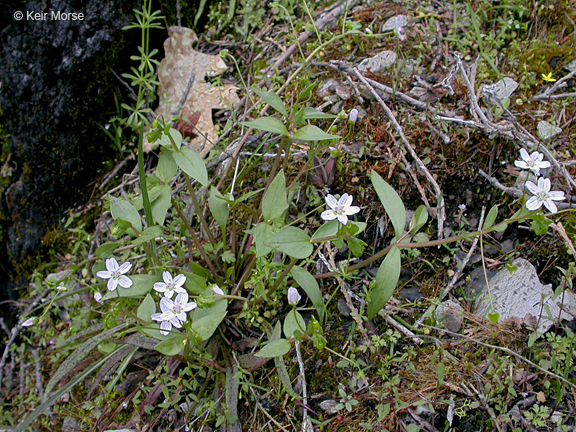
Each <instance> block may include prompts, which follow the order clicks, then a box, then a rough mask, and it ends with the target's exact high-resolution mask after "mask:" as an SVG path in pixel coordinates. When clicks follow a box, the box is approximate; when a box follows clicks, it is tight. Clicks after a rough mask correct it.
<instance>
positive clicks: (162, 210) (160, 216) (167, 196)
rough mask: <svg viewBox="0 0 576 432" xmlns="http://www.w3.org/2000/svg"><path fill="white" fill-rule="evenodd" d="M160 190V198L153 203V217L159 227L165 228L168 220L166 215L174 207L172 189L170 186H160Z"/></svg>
mask: <svg viewBox="0 0 576 432" xmlns="http://www.w3.org/2000/svg"><path fill="white" fill-rule="evenodd" d="M158 188H159V189H160V193H159V194H158V197H157V198H156V199H155V200H154V201H152V217H153V218H154V220H155V221H156V223H157V224H158V225H160V226H163V225H164V221H165V220H166V213H167V212H168V209H169V208H170V206H171V205H172V202H171V198H172V189H171V188H170V186H168V185H160V186H158Z"/></svg>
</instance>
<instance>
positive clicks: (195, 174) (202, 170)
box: [172, 147, 208, 186]
mask: <svg viewBox="0 0 576 432" xmlns="http://www.w3.org/2000/svg"><path fill="white" fill-rule="evenodd" d="M172 157H173V158H174V161H175V162H176V164H177V165H178V166H179V167H180V169H182V171H184V172H185V173H186V174H188V175H189V176H190V177H192V178H193V179H194V180H196V181H198V182H199V183H200V184H201V185H202V186H207V185H208V171H206V165H205V164H204V159H202V158H201V157H200V155H199V154H198V153H196V152H195V151H194V150H190V149H189V148H188V147H182V148H181V149H180V151H178V152H173V153H172Z"/></svg>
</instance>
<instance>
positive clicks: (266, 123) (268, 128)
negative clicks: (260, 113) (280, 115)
mask: <svg viewBox="0 0 576 432" xmlns="http://www.w3.org/2000/svg"><path fill="white" fill-rule="evenodd" d="M240 124H241V125H244V126H248V127H251V128H252V129H258V130H262V131H265V132H273V133H279V134H280V135H284V136H290V134H289V133H288V129H286V126H284V123H282V122H281V121H280V120H278V119H277V118H274V117H260V118H257V119H256V120H252V121H248V122H240Z"/></svg>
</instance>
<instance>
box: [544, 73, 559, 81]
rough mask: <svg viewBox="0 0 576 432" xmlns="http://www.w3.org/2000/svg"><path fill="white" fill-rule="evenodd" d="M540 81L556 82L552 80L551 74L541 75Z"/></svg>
mask: <svg viewBox="0 0 576 432" xmlns="http://www.w3.org/2000/svg"><path fill="white" fill-rule="evenodd" d="M542 79H543V80H544V81H545V82H554V81H556V79H555V78H552V72H550V73H547V74H542Z"/></svg>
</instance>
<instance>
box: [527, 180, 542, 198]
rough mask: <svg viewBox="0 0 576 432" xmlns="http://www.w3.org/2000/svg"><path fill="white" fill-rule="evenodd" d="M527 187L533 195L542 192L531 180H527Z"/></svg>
mask: <svg viewBox="0 0 576 432" xmlns="http://www.w3.org/2000/svg"><path fill="white" fill-rule="evenodd" d="M526 189H528V190H529V191H530V193H531V194H532V195H538V194H539V193H540V188H539V187H538V186H536V185H535V184H534V183H532V182H531V181H527V182H526Z"/></svg>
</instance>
